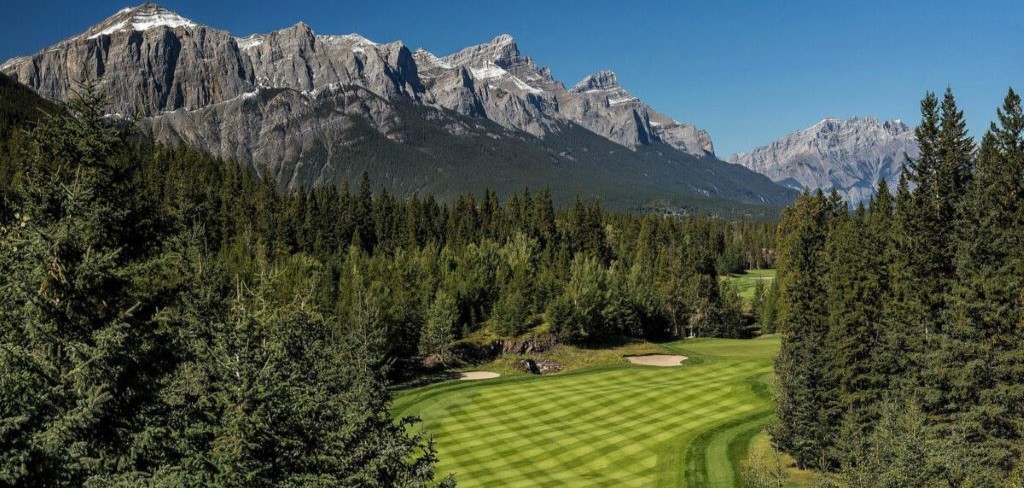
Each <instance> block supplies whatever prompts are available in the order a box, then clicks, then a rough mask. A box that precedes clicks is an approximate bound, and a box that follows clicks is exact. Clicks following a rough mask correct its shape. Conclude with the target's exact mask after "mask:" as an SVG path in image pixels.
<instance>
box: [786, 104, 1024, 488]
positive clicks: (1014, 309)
mask: <svg viewBox="0 0 1024 488" xmlns="http://www.w3.org/2000/svg"><path fill="white" fill-rule="evenodd" d="M921 115H922V118H921V125H920V126H919V127H918V128H917V129H916V137H917V141H918V145H919V147H920V157H919V158H918V159H916V160H914V161H908V162H907V163H906V166H905V171H904V174H903V177H902V178H901V180H900V183H899V186H898V187H897V188H896V189H895V192H894V193H895V194H894V195H893V194H891V193H890V189H889V188H888V187H887V186H886V184H885V182H884V181H882V182H880V183H879V187H878V191H877V193H876V195H875V197H874V198H873V199H872V200H871V202H870V205H869V207H868V208H864V207H861V206H858V207H857V208H856V209H853V210H852V211H851V209H849V208H848V207H847V205H846V204H844V203H842V202H841V201H840V199H839V198H838V197H837V196H836V195H835V194H833V195H831V196H825V195H822V194H821V193H820V192H818V193H816V194H809V193H805V194H804V195H802V196H801V197H800V198H799V199H798V200H797V201H796V202H795V203H794V204H793V205H792V206H791V207H789V208H788V209H787V210H785V211H784V213H783V217H782V221H781V222H780V224H779V228H778V236H777V242H778V248H779V256H778V286H779V288H778V297H777V319H776V324H777V326H778V328H779V330H780V331H781V332H782V333H783V334H784V339H783V343H782V351H781V353H780V355H779V357H778V359H777V361H776V365H775V369H776V373H777V376H778V385H777V392H776V393H777V403H778V405H777V409H778V423H777V424H776V425H774V426H773V427H772V429H771V430H772V435H773V440H774V442H775V443H776V444H777V445H778V446H779V447H780V448H782V449H783V450H785V451H787V452H789V453H790V454H792V455H793V456H794V458H795V459H796V460H797V462H798V464H799V465H801V466H802V467H810V468H815V469H817V470H820V471H822V472H825V473H832V475H830V476H827V478H828V480H829V481H828V482H829V483H832V484H835V485H837V486H850V487H899V486H935V487H960V486H979V487H982V486H984V487H997V486H1021V483H1022V474H1024V463H1022V455H1024V283H1022V281H1024V114H1022V110H1021V100H1020V97H1019V96H1018V95H1017V94H1016V93H1015V92H1014V91H1013V90H1012V89H1011V90H1010V91H1009V92H1008V94H1007V95H1006V98H1005V100H1004V103H1003V105H1002V107H1001V108H1000V109H998V110H997V122H996V123H993V124H992V125H991V127H990V129H989V130H988V131H987V132H986V134H985V135H984V137H983V138H982V139H981V142H980V145H978V147H975V145H974V142H973V140H972V139H971V138H970V137H969V136H968V133H967V130H966V124H965V121H964V116H963V111H962V110H961V109H960V108H959V107H958V106H957V103H956V100H955V98H954V96H953V94H952V92H951V91H949V90H947V91H946V93H945V95H944V96H943V97H942V99H941V100H940V99H939V97H937V96H935V95H934V94H932V93H928V94H927V95H926V96H925V98H924V99H923V100H922V102H921Z"/></svg>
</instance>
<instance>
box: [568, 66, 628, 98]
mask: <svg viewBox="0 0 1024 488" xmlns="http://www.w3.org/2000/svg"><path fill="white" fill-rule="evenodd" d="M612 88H619V79H618V77H616V76H615V72H614V71H612V70H601V71H598V72H597V73H594V74H592V75H590V76H587V77H586V78H583V79H582V80H580V81H579V83H576V84H575V85H573V87H572V90H571V91H573V92H575V93H582V92H585V91H589V90H610V89H612Z"/></svg>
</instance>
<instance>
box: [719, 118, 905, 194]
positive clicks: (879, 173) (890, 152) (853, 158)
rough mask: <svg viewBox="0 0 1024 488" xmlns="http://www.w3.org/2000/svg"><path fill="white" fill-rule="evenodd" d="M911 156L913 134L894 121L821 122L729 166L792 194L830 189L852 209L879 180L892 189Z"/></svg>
mask: <svg viewBox="0 0 1024 488" xmlns="http://www.w3.org/2000/svg"><path fill="white" fill-rule="evenodd" d="M917 151H918V148H917V142H916V140H915V138H914V131H913V128H911V127H908V126H907V125H906V124H904V123H903V121H901V120H899V119H894V120H887V121H882V120H879V119H878V118H877V117H872V116H867V117H850V118H845V119H840V118H835V117H827V118H825V119H822V120H821V121H820V122H818V123H816V124H814V125H812V126H811V127H808V128H807V129H804V130H800V131H797V132H794V133H792V134H789V135H787V136H784V137H782V138H781V139H779V140H777V141H774V142H772V143H771V144H768V145H766V146H762V147H759V148H756V149H754V150H752V151H750V152H749V153H740V154H737V155H735V156H733V157H732V158H730V161H731V162H734V163H737V164H741V165H743V166H746V167H747V168H749V169H752V170H754V171H757V172H759V173H762V174H764V175H766V176H768V177H769V178H771V179H772V180H774V181H776V182H779V183H782V184H784V185H786V186H790V187H793V188H809V189H818V188H820V189H822V190H824V191H830V190H832V189H835V190H837V191H839V193H840V194H842V195H843V196H844V197H845V198H846V199H847V200H849V201H851V202H853V203H857V202H862V201H866V200H867V199H868V198H870V197H871V195H873V194H874V189H875V187H876V185H877V184H878V180H880V179H885V180H886V181H887V182H888V183H889V184H890V186H892V187H895V184H896V182H897V181H898V180H899V175H900V173H901V172H902V171H903V162H904V160H905V158H906V157H908V156H909V157H911V158H915V157H917V154H918V152H917Z"/></svg>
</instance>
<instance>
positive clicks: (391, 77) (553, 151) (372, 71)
mask: <svg viewBox="0 0 1024 488" xmlns="http://www.w3.org/2000/svg"><path fill="white" fill-rule="evenodd" d="M0 72H3V73H5V74H8V75H9V76H11V77H13V78H14V79H16V80H17V81H19V82H21V83H24V84H25V85H27V86H29V87H30V88H32V89H33V90H35V91H37V92H38V93H39V94H41V95H43V96H44V97H45V98H47V99H50V100H58V101H62V100H66V99H68V98H69V97H70V96H71V94H72V93H73V91H74V90H75V89H76V87H77V86H79V85H80V84H81V83H83V82H86V81H89V80H98V81H99V83H100V85H101V87H102V88H104V89H105V91H106V92H107V93H108V95H109V96H110V98H111V106H110V109H109V111H110V113H111V114H112V116H120V117H136V118H138V119H139V120H140V123H141V124H142V125H143V126H144V127H145V128H146V129H147V130H149V131H151V132H152V133H153V134H154V135H155V136H156V137H157V139H158V140H160V141H163V142H166V143H179V142H183V143H186V144H189V145H192V146H196V147H199V148H202V149H204V150H206V151H209V152H210V153H212V154H214V155H216V156H219V157H223V158H226V159H235V160H238V161H240V162H243V163H247V164H250V165H252V166H253V167H254V168H256V169H257V170H258V171H260V172H262V173H266V174H269V175H270V176H271V177H273V178H274V179H275V180H276V181H278V182H279V183H280V184H281V186H282V187H286V188H298V187H301V186H309V185H314V184H337V183H338V182H339V181H341V180H343V179H346V178H347V179H349V180H352V179H355V178H357V177H358V175H359V174H360V173H361V172H362V171H367V172H369V173H370V175H371V177H372V178H373V179H374V180H375V182H376V183H378V184H382V185H385V186H387V187H388V188H389V189H390V190H392V191H394V192H396V193H398V194H402V195H408V194H412V193H417V192H418V193H427V192H429V193H434V194H438V195H440V196H442V197H444V196H450V195H454V194H457V193H462V192H466V191H480V190H481V189H482V188H483V187H485V186H490V187H492V188H495V189H497V190H498V191H499V192H509V191H514V190H520V189H522V187H523V186H526V185H529V186H532V187H538V186H544V187H550V188H551V189H552V192H553V194H554V195H555V197H556V198H557V199H559V200H561V201H568V200H570V199H571V198H573V197H574V196H575V195H576V194H582V195H584V196H588V197H589V196H600V197H602V198H603V199H605V201H606V202H608V203H609V204H610V206H616V207H620V208H640V207H646V206H650V205H651V204H652V202H658V203H656V205H662V206H680V207H684V208H698V207H703V208H708V207H725V206H734V204H739V205H741V206H742V205H750V206H762V205H774V206H777V205H782V204H785V203H787V202H788V201H790V200H791V199H792V198H793V196H794V195H795V192H793V191H792V190H789V189H786V188H783V187H780V186H779V185H776V184H774V183H772V182H771V181H770V180H768V179H767V178H765V177H763V176H761V175H759V174H757V173H754V172H751V171H748V170H745V169H743V168H737V167H736V166H734V165H730V164H727V163H725V162H722V161H720V160H718V159H717V158H715V156H714V147H713V144H712V141H711V138H710V136H709V135H708V134H707V132H705V131H703V130H700V129H698V128H696V127H694V126H693V125H690V124H684V123H681V122H678V121H676V120H673V119H671V118H669V117H668V116H665V115H663V114H661V113H659V112H657V111H655V110H654V109H652V108H651V107H649V106H647V105H646V104H644V103H643V102H641V101H640V100H639V99H638V98H637V97H635V96H634V95H632V94H630V93H629V92H628V91H626V90H625V89H624V88H622V87H621V86H620V85H619V84H618V81H617V79H616V76H615V74H614V73H612V72H610V71H602V72H599V73H596V74H594V75H591V76H588V77H587V78H585V79H584V80H582V81H580V82H579V83H577V84H576V85H574V86H573V87H572V88H571V89H566V88H565V86H564V85H563V84H562V83H561V82H559V81H558V80H555V79H554V78H553V77H552V75H551V72H550V70H549V69H547V68H542V67H538V66H536V65H535V64H534V62H533V61H532V60H531V59H530V58H529V57H526V56H524V55H522V53H520V51H519V49H518V47H517V45H516V43H515V40H514V39H512V38H511V37H510V36H507V35H502V36H498V37H496V38H494V39H493V40H491V41H490V42H487V43H484V44H480V45H477V46H472V47H469V48H466V49H463V50H461V51H459V52H457V53H454V54H450V55H448V56H440V57H439V56H436V55H434V54H432V53H430V52H427V51H425V50H422V49H420V50H417V51H416V52H412V51H410V50H409V49H408V48H407V47H406V46H405V45H404V44H403V43H402V42H391V43H386V44H381V43H375V42H373V41H370V40H368V39H366V38H364V37H362V36H360V35H358V34H349V35H319V34H316V33H314V32H313V30H312V29H311V28H310V27H309V26H308V25H306V24H304V23H298V24H296V25H294V26H292V27H288V28H285V29H281V30H278V31H274V32H271V33H268V34H255V35H250V36H248V37H241V38H240V37H235V36H233V35H231V34H230V33H228V32H226V31H223V30H218V29H215V28H212V27H209V26H205V25H202V24H199V23H197V22H194V21H192V20H189V19H186V18H184V17H182V16H180V15H178V14H176V13H174V12H170V11H168V10H166V9H164V8H162V7H160V6H158V5H155V4H152V3H146V4H143V5H141V6H139V7H134V8H129V9H124V10H121V11H120V12H117V13H116V14H114V15H113V16H111V17H110V18H108V19H106V20H104V21H103V22H100V23H99V24H97V25H96V26H93V27H91V28H89V29H87V30H86V31H85V32H83V33H82V34H80V35H77V36H74V37H72V38H70V39H66V40H64V41H62V42H60V43H58V44H56V45H54V46H51V47H49V48H47V49H44V50H43V51H40V52H39V53H36V54H34V55H31V56H24V57H19V58H14V59H11V60H9V61H7V62H5V63H3V64H2V65H0Z"/></svg>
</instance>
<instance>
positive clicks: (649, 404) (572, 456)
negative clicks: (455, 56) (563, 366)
mask: <svg viewBox="0 0 1024 488" xmlns="http://www.w3.org/2000/svg"><path fill="white" fill-rule="evenodd" d="M660 347H662V348H664V349H666V350H667V351H671V352H676V353H678V354H683V355H686V356H689V357H690V359H689V360H688V361H686V362H684V365H683V366H681V367H676V368H655V367H640V366H632V365H628V364H614V365H609V366H599V367H592V368H587V369H581V370H577V371H573V372H568V373H561V374H556V375H551V376H542V377H531V376H511V377H502V378H498V379H494V380H485V381H480V382H446V383H441V384H437V385H433V386H428V387H424V388H419V389H415V390H408V391H404V392H400V393H399V394H398V396H397V398H396V400H395V405H394V411H395V414H396V415H399V416H404V415H416V416H419V417H420V418H421V419H422V420H423V423H422V424H421V427H420V428H423V429H425V430H426V431H427V432H429V433H430V434H431V435H433V437H434V439H435V441H436V445H437V449H438V455H439V457H440V461H439V463H438V473H439V474H441V475H444V474H447V473H455V474H456V476H457V478H458V481H459V484H460V486H469V487H475V486H512V487H515V486H523V487H527V486H529V487H534V486H570V487H577V486H581V487H583V486H609V487H611V486H614V487H630V486H636V487H650V486H671V487H676V486H692V487H732V486H742V483H741V482H740V480H739V475H738V470H739V461H740V460H742V459H744V458H745V456H746V450H747V448H748V446H749V445H750V441H751V438H753V437H754V436H755V435H756V434H757V433H758V432H760V431H761V429H762V427H763V425H764V424H765V422H767V421H768V419H769V418H770V416H771V413H772V410H773V409H772V404H771V400H770V398H769V395H768V385H767V380H768V378H769V377H770V375H771V364H772V358H773V357H774V356H775V354H776V353H777V351H778V347H779V340H778V338H776V337H765V338H759V339H751V340H723V339H696V340H687V341H679V342H674V343H670V344H664V345H661V346H660Z"/></svg>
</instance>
